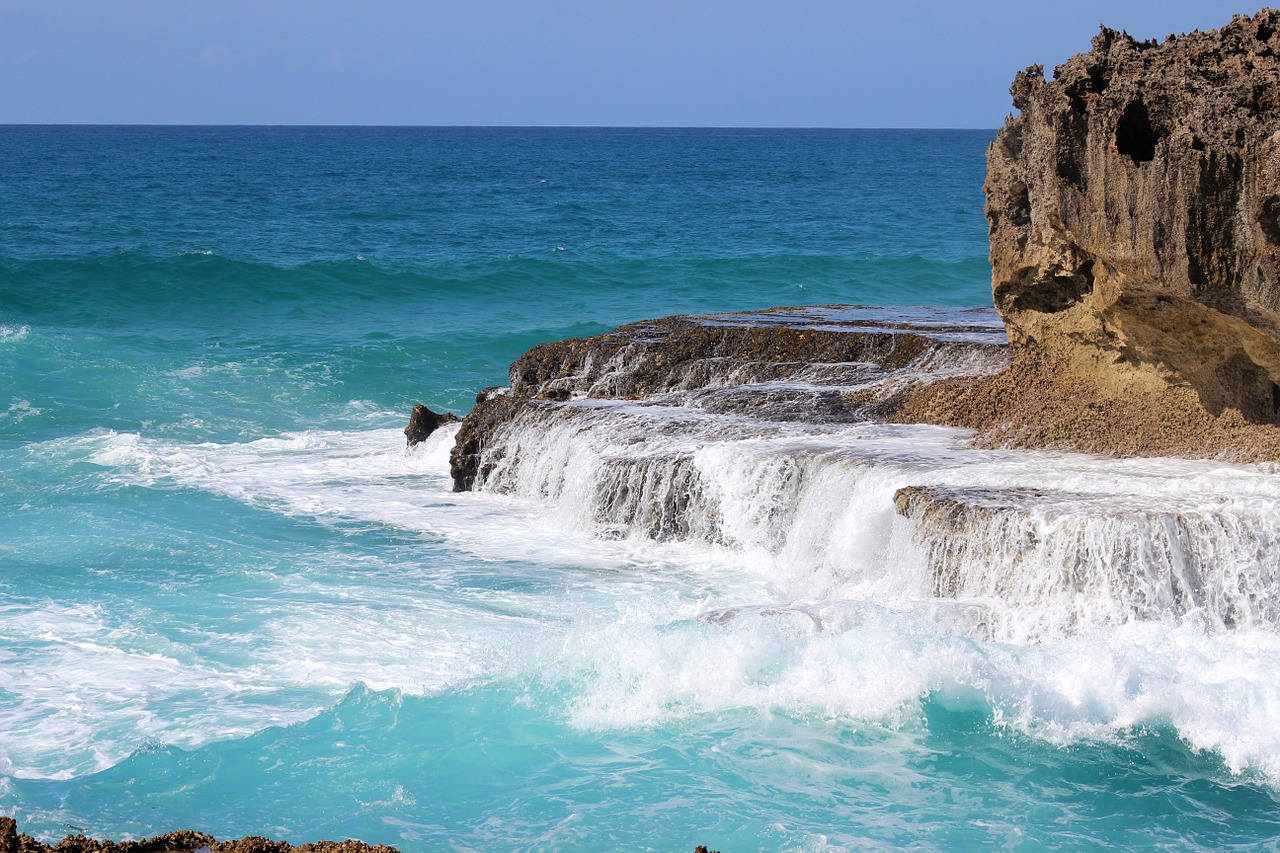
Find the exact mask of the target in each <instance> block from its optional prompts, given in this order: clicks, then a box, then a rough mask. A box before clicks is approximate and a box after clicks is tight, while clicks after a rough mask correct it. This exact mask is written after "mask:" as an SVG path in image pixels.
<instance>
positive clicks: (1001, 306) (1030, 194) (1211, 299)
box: [899, 9, 1280, 458]
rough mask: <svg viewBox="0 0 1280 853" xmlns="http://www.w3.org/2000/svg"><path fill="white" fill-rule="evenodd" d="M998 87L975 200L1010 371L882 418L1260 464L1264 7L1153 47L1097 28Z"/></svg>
mask: <svg viewBox="0 0 1280 853" xmlns="http://www.w3.org/2000/svg"><path fill="white" fill-rule="evenodd" d="M1010 91H1011V93H1012V95H1013V103H1014V106H1015V107H1016V108H1017V109H1018V110H1019V114H1018V115H1016V116H1012V117H1010V118H1009V119H1008V120H1007V121H1006V122H1005V125H1004V127H1003V128H1001V130H1000V132H999V134H998V136H997V137H996V140H995V142H994V143H993V144H992V145H991V147H990V149H989V151H988V155H987V163H988V171H987V181H986V185H985V187H984V189H985V192H986V198H987V201H986V214H987V219H988V222H989V225H990V236H991V263H992V272H993V280H992V289H993V294H994V298H995V305H996V308H997V309H998V310H999V311H1000V314H1001V316H1002V317H1003V318H1004V321H1005V324H1006V327H1007V330H1008V334H1009V341H1010V346H1011V349H1012V352H1013V356H1014V367H1013V369H1012V370H1011V371H1010V372H1009V373H1008V374H1006V375H1004V376H1002V377H999V378H997V379H995V380H993V381H991V382H988V383H984V384H983V385H982V386H981V387H976V388H975V387H970V388H967V389H959V390H958V389H955V388H950V389H942V388H940V389H936V393H935V394H934V395H933V396H931V397H930V398H929V399H924V400H920V401H917V403H916V405H914V406H908V407H906V409H905V410H904V411H903V412H902V413H900V415H899V418H900V419H904V420H913V419H925V420H941V421H943V422H951V423H960V424H965V425H969V426H974V427H977V428H978V429H980V430H981V431H982V432H983V434H984V436H985V440H986V441H988V442H990V443H1012V444H1020V445H1027V446H1045V445H1048V446H1059V447H1071V448H1078V449H1085V450H1094V451H1102V452H1108V453H1116V454H1121V455H1132V454H1143V455H1150V454H1165V453H1170V454H1179V455H1193V456H1195V455H1218V454H1221V455H1225V456H1231V457H1236V458H1258V457H1274V456H1275V454H1276V449H1277V445H1278V444H1280V442H1278V441H1277V438H1276V435H1275V434H1274V432H1273V430H1272V427H1273V426H1274V425H1276V424H1278V423H1280V340H1277V334H1278V333H1280V313H1277V312H1278V311H1280V13H1278V12H1276V11H1274V10H1271V9H1263V10H1262V11H1260V12H1258V14H1256V15H1255V16H1253V17H1252V18H1250V17H1244V16H1237V17H1236V18H1234V19H1233V20H1232V21H1231V22H1230V23H1229V24H1227V25H1226V26H1225V27H1223V28H1222V29H1220V30H1214V31H1210V32H1194V33H1190V34H1188V35H1181V36H1170V37H1169V38H1168V39H1166V40H1165V41H1164V42H1163V43H1157V42H1155V41H1138V40H1136V39H1134V38H1132V37H1130V36H1129V35H1127V34H1125V33H1118V32H1116V31H1114V30H1110V29H1106V28H1105V27H1104V28H1103V29H1102V31H1101V32H1100V33H1099V34H1098V36H1097V37H1095V38H1094V40H1093V49H1092V50H1091V51H1090V52H1089V53H1085V54H1081V55H1078V56H1075V57H1073V58H1071V59H1070V60H1068V61H1067V62H1066V63H1064V64H1063V65H1061V66H1059V67H1058V68H1056V69H1054V72H1053V77H1052V79H1046V78H1045V76H1044V72H1043V69H1042V68H1041V67H1039V66H1035V67H1032V68H1029V69H1027V70H1026V71H1024V72H1022V73H1020V74H1018V75H1017V77H1016V79H1015V80H1014V83H1013V86H1012V88H1011V90H1010ZM1260 425H1265V428H1261V429H1259V428H1255V427H1258V426H1260Z"/></svg>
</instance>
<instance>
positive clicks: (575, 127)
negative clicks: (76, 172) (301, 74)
mask: <svg viewBox="0 0 1280 853" xmlns="http://www.w3.org/2000/svg"><path fill="white" fill-rule="evenodd" d="M11 127H138V128H143V127H174V128H178V127H181V128H197V127H208V128H247V127H254V128H265V127H272V128H300V129H301V128H313V129H319V128H328V129H338V128H343V129H347V128H365V129H386V130H414V129H421V130H877V131H893V130H952V131H955V130H960V131H989V132H993V133H994V132H995V131H997V130H999V127H925V126H921V125H911V126H907V125H903V126H897V127H889V126H874V127H869V126H857V127H855V126H851V125H780V124H779V125H772V124H768V125H766V124H762V125H750V124H707V125H693V124H304V123H294V122H279V123H271V124H252V123H246V122H196V123H189V122H88V121H84V122H4V121H0V128H11Z"/></svg>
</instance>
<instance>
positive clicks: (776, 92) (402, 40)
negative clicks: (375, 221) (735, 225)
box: [0, 0, 1257, 128]
mask: <svg viewBox="0 0 1280 853" xmlns="http://www.w3.org/2000/svg"><path fill="white" fill-rule="evenodd" d="M1256 10H1257V7H1256V6H1247V7H1243V6H1240V5H1239V4H1238V2H1220V0H1164V1H1163V2H1138V0H1105V2H1100V1H1099V0H1055V2H1041V0H1020V2H1012V1H1011V0H992V2H964V1H963V0H950V2H946V0H896V2H880V1H879V0H417V2H410V1H409V0H362V2H356V0H346V2H340V0H201V2H188V0H0V124H28V123H35V124H61V123H71V124H81V123H88V124H357V125H362V124H363V125H367V124H381V125H578V126H581V125H587V126H684V127H690V126H692V127H710V126H717V127H720V126H729V127H957V128H994V127H997V126H999V125H1000V123H1001V122H1002V121H1003V119H1004V117H1005V115H1007V114H1008V113H1009V112H1011V111H1012V109H1013V108H1012V105H1011V103H1010V99H1009V94H1008V88H1009V83H1010V82H1011V81H1012V79H1013V75H1014V73H1015V72H1016V71H1018V70H1020V69H1022V68H1025V67H1026V66H1028V65H1032V64H1036V63H1040V64H1043V65H1044V66H1045V67H1046V68H1052V66H1054V65H1056V64H1058V63H1060V62H1062V61H1063V60H1065V59H1066V58H1067V57H1069V56H1070V55H1072V54H1073V53H1077V52H1080V51H1084V50H1087V49H1088V48H1089V40H1090V39H1091V38H1092V37H1093V36H1094V35H1095V34H1096V33H1097V31H1098V26H1099V25H1100V24H1102V23H1106V24H1107V25H1108V26H1110V27H1113V28H1115V29H1123V30H1127V31H1128V32H1129V33H1131V34H1133V35H1134V36H1137V37H1139V38H1160V39H1163V38H1164V37H1165V36H1167V35H1169V34H1170V33H1174V32H1179V33H1181V32H1187V31H1190V30H1194V29H1210V28H1216V27H1219V26H1221V25H1223V24H1225V23H1227V22H1228V21H1229V20H1230V19H1231V16H1232V14H1233V13H1235V12H1245V13H1249V14H1252V13H1253V12H1255V11H1256Z"/></svg>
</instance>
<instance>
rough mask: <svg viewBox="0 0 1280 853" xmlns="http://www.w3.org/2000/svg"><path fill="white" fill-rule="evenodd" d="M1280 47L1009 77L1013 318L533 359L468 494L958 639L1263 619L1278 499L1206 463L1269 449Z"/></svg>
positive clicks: (1228, 33)
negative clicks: (713, 554)
mask: <svg viewBox="0 0 1280 853" xmlns="http://www.w3.org/2000/svg"><path fill="white" fill-rule="evenodd" d="M1278 52H1280V13H1277V12H1274V11H1271V10H1263V11H1262V12H1259V13H1258V14H1257V15H1256V16H1254V17H1252V18H1245V17H1237V18H1235V19H1234V20H1233V21H1232V22H1231V23H1230V24H1229V25H1227V26H1226V27H1224V28H1223V29H1221V30H1218V31H1213V32H1207V33H1192V34H1190V35H1185V36H1178V37H1170V38H1169V39H1168V40H1166V41H1165V42H1164V43H1162V44H1157V43H1156V42H1139V41H1137V40H1135V39H1133V38H1131V37H1129V36H1128V35H1125V34H1123V33H1117V32H1115V31H1113V30H1108V29H1105V28H1104V29H1103V30H1102V32H1101V34H1100V35H1099V36H1098V37H1097V38H1096V39H1095V40H1094V44H1093V50H1092V51H1091V52H1090V53H1087V54H1082V55H1080V56H1076V57H1074V58H1072V59H1071V60H1069V61H1068V62H1066V63H1065V64H1064V65H1062V66H1060V67H1059V68H1057V69H1055V71H1054V75H1053V79H1052V80H1048V79H1046V78H1045V76H1044V73H1043V70H1042V69H1041V68H1038V67H1033V68H1031V69H1028V70H1027V71H1025V72H1023V73H1021V74H1019V75H1018V76H1017V78H1016V80H1015V82H1014V85H1013V89H1012V93H1013V97H1014V104H1015V106H1016V107H1017V108H1018V110H1019V111H1020V114H1019V115H1017V116H1016V117H1011V118H1010V119H1009V120H1008V121H1007V122H1006V123H1005V126H1004V127H1003V128H1002V129H1001V130H1000V132H999V134H998V136H997V138H996V140H995V142H994V143H993V144H992V145H991V147H990V149H989V151H988V175H987V181H986V185H985V191H986V196H987V203H986V212H987V217H988V220H989V223H990V238H991V262H992V273H993V282H992V289H993V295H994V302H995V308H996V310H997V311H998V314H997V313H996V311H992V310H990V309H968V310H956V309H919V308H914V309H912V308H897V309H867V308H859V307H852V306H825V307H813V308H781V309H770V310H767V311H759V312H754V313H743V314H720V315H706V316H680V317H669V318H665V319H662V320H653V321H647V322H643V323H637V324H633V325H630V326H624V327H622V328H620V329H617V330H615V331H614V332H612V333H609V334H606V335H601V336H597V337H593V338H583V339H574V340H568V341H559V342H554V343H548V344H543V345H541V346H538V347H534V348H533V349H532V350H530V351H529V352H527V353H526V354H525V355H524V356H523V357H521V358H520V359H519V360H518V361H516V362H515V363H514V364H513V365H512V367H511V371H510V386H509V387H507V388H502V389H488V390H486V391H484V392H482V393H481V394H480V396H479V397H478V399H477V404H476V407H475V409H474V410H473V411H472V412H471V414H470V415H468V416H467V418H466V419H465V421H464V422H463V424H462V425H461V427H460V429H459V431H458V433H457V439H456V444H455V446H454V449H453V453H452V456H451V466H452V476H453V480H454V487H455V490H458V491H466V490H479V491H493V492H500V493H505V494H510V495H515V496H518V497H520V498H523V499H525V500H528V501H530V502H532V503H534V504H537V505H540V506H541V507H543V508H544V509H545V511H546V512H547V513H548V514H549V516H552V517H554V518H555V519H556V520H557V522H558V523H559V524H560V525H562V526H564V527H566V528H569V529H574V530H578V531H583V532H587V533H589V534H591V535H594V536H599V537H606V538H645V539H655V540H660V541H670V540H677V541H690V542H697V543H702V544H705V545H710V546H713V547H718V548H724V549H728V550H729V551H730V552H732V553H735V554H740V555H742V559H743V560H744V562H746V563H750V564H753V565H756V566H757V568H759V566H760V565H761V564H764V569H763V571H764V573H765V574H766V576H768V577H769V578H770V579H771V582H772V583H773V584H774V585H775V587H776V589H777V595H778V596H779V597H780V598H782V599H785V600H786V601H789V602H795V601H806V600H807V601H814V600H823V599H840V598H843V597H858V596H864V595H875V596H890V597H899V598H905V599H909V600H913V601H919V600H920V599H931V600H934V601H937V602H939V603H940V604H939V606H940V607H943V608H944V609H943V610H940V611H939V613H940V618H945V619H947V620H949V622H948V624H951V623H954V624H955V625H957V626H958V630H961V631H964V632H967V633H970V634H975V635H979V634H980V635H985V636H997V637H1001V638H1005V639H1009V640H1013V641H1018V642H1021V641H1024V640H1029V639H1035V638H1037V637H1043V636H1047V635H1052V634H1061V633H1063V632H1067V633H1070V632H1074V631H1077V630H1079V629H1081V628H1082V627H1088V626H1099V625H1115V624H1119V623H1124V622H1128V621H1132V620H1162V619H1178V620H1193V621H1194V622H1195V624H1197V625H1203V626H1204V627H1205V628H1206V629H1207V630H1236V629H1241V628H1250V627H1258V626H1263V627H1267V628H1275V627H1280V607H1278V606H1277V605H1276V604H1275V602H1276V601H1278V600H1280V595H1278V594H1277V593H1278V592H1280V566H1277V565H1276V563H1275V558H1274V555H1275V554H1276V553H1280V478H1278V477H1276V476H1275V474H1273V473H1272V472H1271V470H1270V469H1269V468H1267V467H1265V466H1261V467H1260V466H1256V465H1255V466H1250V465H1234V466H1232V465H1224V464H1221V463H1219V462H1213V461H1204V460H1206V459H1209V460H1212V459H1215V458H1219V459H1230V460H1236V461H1257V460H1268V459H1270V460H1275V459H1280V339H1278V338H1277V334H1280V53H1278ZM938 426H962V427H968V428H970V429H971V430H972V432H962V431H958V430H947V429H938ZM1063 450H1085V451H1092V452H1094V453H1097V454H1105V455H1110V456H1112V457H1128V458H1121V459H1114V458H1111V459H1108V458H1105V456H1101V455H1095V456H1085V455H1081V454H1071V453H1062V452H1060V451H1063ZM1159 456H1169V457H1182V458H1170V459H1145V458H1143V457H1159ZM1197 460H1200V461H1197ZM946 608H950V609H949V610H948V609H946ZM948 614H949V615H948Z"/></svg>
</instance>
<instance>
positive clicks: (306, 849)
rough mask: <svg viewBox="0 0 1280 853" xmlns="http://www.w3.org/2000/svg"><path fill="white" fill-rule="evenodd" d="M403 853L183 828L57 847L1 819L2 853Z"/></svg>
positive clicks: (76, 840)
mask: <svg viewBox="0 0 1280 853" xmlns="http://www.w3.org/2000/svg"><path fill="white" fill-rule="evenodd" d="M55 851H56V853H196V851H208V853H400V851H399V850H397V849H396V848H395V847H388V846H387V845H385V844H366V843H364V842H363V841H352V840H347V841H316V842H314V843H311V844H298V845H291V844H289V843H287V842H284V841H274V840H272V839H270V838H262V837H261V836H255V835H250V836H246V837H244V838H237V839H234V840H231V841H218V840H217V839H216V838H214V837H213V836H212V835H206V834H205V833H203V832H196V831H194V830H190V829H181V830H177V831H175V832H166V833H164V834H163V835H155V836H152V837H150V838H140V839H137V840H136V841H109V840H100V839H96V838H90V837H88V836H86V835H68V836H66V837H64V838H63V839H62V840H61V841H59V842H57V843H56V844H45V843H43V842H40V841H37V840H36V839H34V838H32V837H31V836H29V835H24V834H22V833H19V832H18V825H17V822H16V821H14V819H13V818H11V817H0V853H54V852H55Z"/></svg>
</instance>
